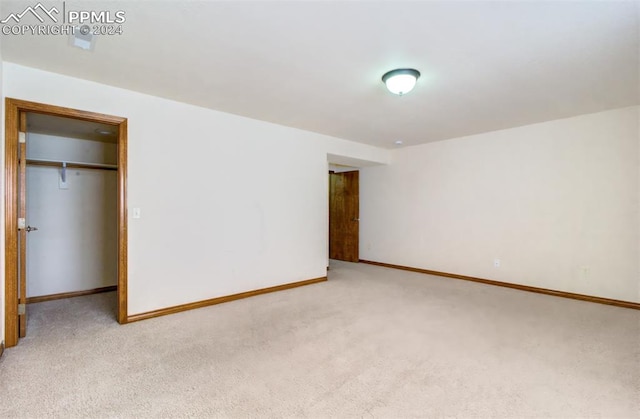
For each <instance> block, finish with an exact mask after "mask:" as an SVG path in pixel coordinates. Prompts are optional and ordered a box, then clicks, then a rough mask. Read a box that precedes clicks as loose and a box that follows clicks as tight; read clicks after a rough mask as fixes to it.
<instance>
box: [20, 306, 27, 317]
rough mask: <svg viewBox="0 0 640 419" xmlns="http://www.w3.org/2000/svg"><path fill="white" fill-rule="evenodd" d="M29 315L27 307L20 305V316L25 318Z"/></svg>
mask: <svg viewBox="0 0 640 419" xmlns="http://www.w3.org/2000/svg"><path fill="white" fill-rule="evenodd" d="M25 314H27V306H26V305H24V304H18V316H24V315H25Z"/></svg>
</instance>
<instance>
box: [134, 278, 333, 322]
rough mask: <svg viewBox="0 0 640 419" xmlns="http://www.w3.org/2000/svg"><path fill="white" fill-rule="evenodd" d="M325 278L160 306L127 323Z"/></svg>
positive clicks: (302, 284)
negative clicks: (176, 304)
mask: <svg viewBox="0 0 640 419" xmlns="http://www.w3.org/2000/svg"><path fill="white" fill-rule="evenodd" d="M326 280H327V277H326V276H322V277H320V278H313V279H307V280H305V281H298V282H292V283H289V284H283V285H277V286H275V287H269V288H261V289H258V290H254V291H247V292H241V293H239V294H232V295H227V296H224V297H216V298H211V299H209V300H202V301H196V302H194V303H188V304H182V305H179V306H173V307H167V308H161V309H159V310H154V311H148V312H146V313H140V314H134V315H132V316H129V317H127V323H131V322H137V321H139V320H146V319H151V318H154V317H160V316H166V315H167V314H175V313H179V312H181V311H187V310H193V309H196V308H202V307H208V306H212V305H215V304H221V303H226V302H229V301H235V300H241V299H243V298H248V297H253V296H256V295H261V294H268V293H270V292H276V291H284V290H288V289H291V288H297V287H302V286H304V285H311V284H316V283H318V282H324V281H326Z"/></svg>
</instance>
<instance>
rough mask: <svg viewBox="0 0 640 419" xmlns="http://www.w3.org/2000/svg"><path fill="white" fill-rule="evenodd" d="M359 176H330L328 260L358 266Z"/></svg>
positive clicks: (351, 173)
mask: <svg viewBox="0 0 640 419" xmlns="http://www.w3.org/2000/svg"><path fill="white" fill-rule="evenodd" d="M359 175H360V172H358V171H353V172H342V173H330V174H329V258H331V259H337V260H344V261H347V262H358V260H359V245H360V244H359V240H360V191H359V185H360V177H359Z"/></svg>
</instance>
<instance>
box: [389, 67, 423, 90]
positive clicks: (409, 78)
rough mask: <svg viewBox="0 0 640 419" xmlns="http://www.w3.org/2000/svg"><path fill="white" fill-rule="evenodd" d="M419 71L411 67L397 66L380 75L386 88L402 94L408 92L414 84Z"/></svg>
mask: <svg viewBox="0 0 640 419" xmlns="http://www.w3.org/2000/svg"><path fill="white" fill-rule="evenodd" d="M418 77H420V72H419V71H418V70H414V69H413V68H397V69H395V70H391V71H387V72H386V73H384V75H383V76H382V81H383V82H384V84H386V85H387V89H388V90H389V91H390V92H391V93H394V94H396V95H399V96H402V95H404V94H406V93H409V92H410V91H411V90H413V88H414V87H415V85H416V81H418Z"/></svg>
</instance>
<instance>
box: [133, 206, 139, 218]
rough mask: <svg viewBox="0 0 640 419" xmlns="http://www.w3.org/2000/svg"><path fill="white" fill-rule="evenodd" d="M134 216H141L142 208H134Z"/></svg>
mask: <svg viewBox="0 0 640 419" xmlns="http://www.w3.org/2000/svg"><path fill="white" fill-rule="evenodd" d="M133 218H140V208H134V209H133Z"/></svg>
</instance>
